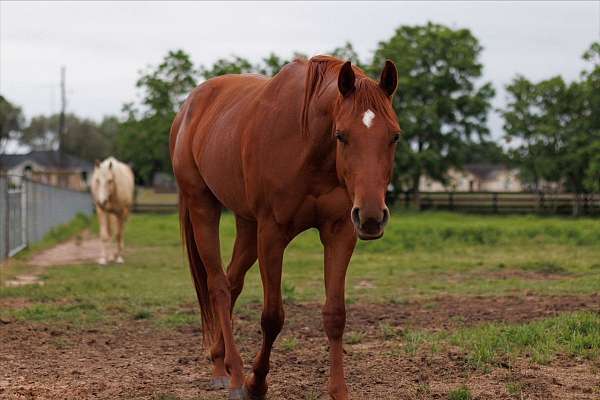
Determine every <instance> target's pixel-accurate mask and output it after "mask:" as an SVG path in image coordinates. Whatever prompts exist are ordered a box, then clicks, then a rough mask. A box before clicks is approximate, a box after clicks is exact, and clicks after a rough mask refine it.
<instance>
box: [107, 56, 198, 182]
mask: <svg viewBox="0 0 600 400" xmlns="http://www.w3.org/2000/svg"><path fill="white" fill-rule="evenodd" d="M197 74H198V71H197V70H196V69H195V68H194V65H193V62H192V60H191V57H190V56H189V55H188V54H187V53H186V52H184V51H183V50H174V51H169V52H168V53H167V55H166V56H165V57H164V59H163V60H162V62H161V63H160V64H159V65H157V66H150V67H148V68H147V69H146V70H143V71H141V72H140V77H139V79H138V80H137V82H136V87H137V88H138V90H139V91H140V95H141V98H142V100H141V102H140V104H139V106H136V105H135V104H133V103H127V104H125V105H124V106H123V111H124V113H125V114H126V117H125V121H124V122H123V123H122V124H121V126H120V131H119V133H118V135H117V141H116V149H117V156H118V157H119V158H121V159H122V160H124V161H126V162H129V163H132V164H133V167H134V169H135V171H136V178H137V179H138V181H140V182H142V183H146V184H149V183H150V182H151V181H152V177H153V176H154V174H155V173H156V172H166V173H171V172H172V170H171V160H170V157H169V151H168V149H169V131H170V129H171V123H172V122H173V119H174V118H175V114H176V113H177V110H179V107H181V104H182V103H183V101H184V100H185V98H186V97H187V95H188V94H189V92H190V91H191V90H192V89H193V88H194V87H195V86H196V76H197Z"/></svg>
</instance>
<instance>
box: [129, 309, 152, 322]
mask: <svg viewBox="0 0 600 400" xmlns="http://www.w3.org/2000/svg"><path fill="white" fill-rule="evenodd" d="M151 317H152V313H151V312H150V311H148V310H140V311H138V312H136V313H135V314H133V319H136V320H138V319H150V318H151Z"/></svg>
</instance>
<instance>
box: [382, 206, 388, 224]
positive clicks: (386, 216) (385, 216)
mask: <svg viewBox="0 0 600 400" xmlns="http://www.w3.org/2000/svg"><path fill="white" fill-rule="evenodd" d="M389 219H390V210H388V208H387V207H386V208H384V209H383V219H382V220H381V225H382V226H384V225H385V224H387V223H388V221H389Z"/></svg>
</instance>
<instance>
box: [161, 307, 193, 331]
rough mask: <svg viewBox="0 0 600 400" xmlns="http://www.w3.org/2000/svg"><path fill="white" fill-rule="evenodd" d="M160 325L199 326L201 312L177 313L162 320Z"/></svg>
mask: <svg viewBox="0 0 600 400" xmlns="http://www.w3.org/2000/svg"><path fill="white" fill-rule="evenodd" d="M160 323H161V324H164V325H166V326H168V327H180V326H189V325H197V324H199V323H200V312H198V313H197V314H196V313H194V312H189V311H177V312H175V313H174V314H169V315H167V316H166V317H163V318H161V320H160Z"/></svg>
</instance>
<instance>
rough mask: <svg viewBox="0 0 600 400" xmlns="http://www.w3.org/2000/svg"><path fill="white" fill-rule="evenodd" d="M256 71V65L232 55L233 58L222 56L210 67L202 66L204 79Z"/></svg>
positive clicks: (201, 71) (201, 70)
mask: <svg viewBox="0 0 600 400" xmlns="http://www.w3.org/2000/svg"><path fill="white" fill-rule="evenodd" d="M252 72H256V67H255V66H254V65H252V63H250V61H248V60H247V59H245V58H242V57H239V56H235V55H234V56H231V59H227V58H220V59H218V60H217V61H216V62H215V63H214V64H213V65H212V66H211V67H210V69H207V68H205V67H200V73H201V75H202V77H203V78H204V79H210V78H214V77H215V76H221V75H227V74H247V73H252Z"/></svg>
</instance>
